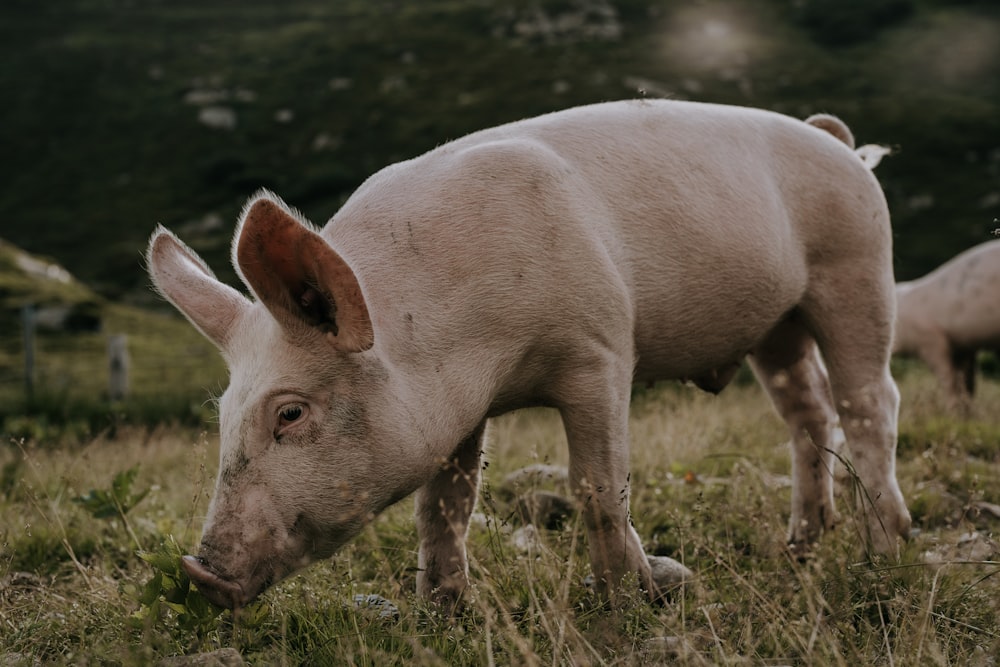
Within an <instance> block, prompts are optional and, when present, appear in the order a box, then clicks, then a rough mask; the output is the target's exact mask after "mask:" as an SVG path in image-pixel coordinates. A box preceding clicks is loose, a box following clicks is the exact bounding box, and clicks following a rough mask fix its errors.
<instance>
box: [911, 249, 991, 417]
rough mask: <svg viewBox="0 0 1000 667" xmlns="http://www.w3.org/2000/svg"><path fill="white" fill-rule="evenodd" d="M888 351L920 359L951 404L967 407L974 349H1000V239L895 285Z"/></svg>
mask: <svg viewBox="0 0 1000 667" xmlns="http://www.w3.org/2000/svg"><path fill="white" fill-rule="evenodd" d="M896 298H897V312H896V337H895V339H894V343H893V352H895V353H896V354H900V355H914V356H918V357H920V358H921V359H923V360H924V361H925V362H926V363H927V365H928V366H930V367H931V370H932V371H934V374H935V375H937V377H938V380H940V382H941V385H942V386H943V387H944V389H945V391H946V392H947V395H948V401H949V403H950V404H951V406H952V407H953V408H957V409H961V410H965V409H968V407H969V403H970V401H971V400H972V393H973V391H974V390H975V386H976V353H977V352H978V351H979V350H983V349H992V350H997V351H998V352H1000V241H989V242H987V243H981V244H979V245H977V246H975V247H972V248H970V249H968V250H966V251H965V252H963V253H960V254H959V255H957V256H956V257H953V258H952V259H950V260H948V261H947V262H945V263H944V264H942V265H941V266H939V267H938V268H937V269H935V270H934V271H932V272H930V273H928V274H927V275H926V276H924V277H923V278H920V279H918V280H913V281H908V282H901V283H899V284H898V285H897V286H896Z"/></svg>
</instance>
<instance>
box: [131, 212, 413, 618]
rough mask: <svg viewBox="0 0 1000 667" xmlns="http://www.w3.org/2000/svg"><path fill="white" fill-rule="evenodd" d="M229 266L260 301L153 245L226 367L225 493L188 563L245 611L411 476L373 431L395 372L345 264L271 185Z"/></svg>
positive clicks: (153, 265)
mask: <svg viewBox="0 0 1000 667" xmlns="http://www.w3.org/2000/svg"><path fill="white" fill-rule="evenodd" d="M233 262H234V264H235V266H236V268H237V270H238V271H239V273H240V276H241V277H242V279H243V281H244V282H245V283H246V285H247V286H248V287H249V288H250V290H251V291H252V292H253V293H254V295H255V296H256V297H257V300H256V301H251V300H250V299H248V298H246V297H244V296H243V295H242V294H241V293H240V292H238V291H236V290H235V289H233V288H231V287H229V286H227V285H224V284H223V283H221V282H219V281H218V280H216V278H215V276H214V275H213V274H212V272H211V271H210V270H209V269H208V267H207V266H206V265H205V263H204V262H203V261H202V260H201V259H200V258H199V257H198V256H197V255H196V254H195V253H194V252H193V251H192V250H191V249H189V248H188V247H186V246H185V245H184V244H182V243H181V242H180V241H179V240H178V239H177V238H176V237H175V236H173V234H171V233H170V232H168V231H167V230H165V229H163V228H160V229H158V230H157V231H156V232H155V233H154V235H153V237H152V239H151V240H150V244H149V251H148V264H149V271H150V275H151V276H152V279H153V282H154V283H155V286H156V288H157V289H158V290H159V291H160V292H161V293H162V294H163V295H164V296H165V297H166V298H167V299H168V300H169V301H171V302H172V303H173V304H174V305H175V306H176V307H177V308H178V309H179V310H180V311H181V312H182V313H183V314H184V315H185V316H186V317H187V318H188V319H189V320H190V321H191V322H192V323H193V324H194V325H195V326H196V327H197V328H198V329H199V330H200V331H201V332H202V333H203V334H204V335H205V336H206V337H207V338H209V339H210V340H211V341H212V342H213V343H215V345H216V346H217V347H218V348H219V349H220V350H221V351H222V354H223V356H224V358H225V360H226V363H227V365H228V367H229V372H230V383H229V387H228V388H227V389H226V391H225V393H224V394H223V395H222V397H221V399H220V401H219V421H220V436H221V455H220V467H219V476H218V480H217V482H216V489H215V495H214V497H213V499H212V503H211V506H210V508H209V512H208V517H207V520H206V524H205V528H204V534H203V537H202V544H201V549H200V552H199V554H198V556H197V557H195V556H186V557H185V559H184V567H185V569H186V570H187V572H188V574H189V575H190V576H191V578H192V580H193V581H194V582H195V583H196V584H197V586H198V588H199V589H200V590H201V591H202V592H203V593H204V594H205V596H206V597H207V598H208V599H210V600H211V601H213V602H214V603H216V604H218V605H221V606H225V607H229V608H238V607H241V606H243V605H245V604H246V603H247V602H248V601H250V600H251V599H253V598H254V597H255V596H257V595H258V594H259V593H260V592H261V591H263V590H264V589H265V588H266V587H267V586H268V585H270V584H271V583H273V582H276V581H278V580H279V579H281V578H283V577H285V576H286V575H288V574H289V573H291V572H293V571H294V570H296V569H298V568H301V567H303V566H305V565H307V564H308V563H310V562H312V561H314V560H317V559H320V558H326V557H328V556H330V555H331V554H332V553H333V552H334V551H335V550H336V549H337V548H338V547H340V546H341V545H342V544H344V543H345V542H347V541H348V540H349V539H350V538H351V537H353V536H354V535H355V534H356V533H358V532H359V531H360V529H361V528H362V527H363V526H364V525H365V523H366V522H367V521H369V520H370V519H371V518H372V517H373V516H374V515H375V514H376V513H378V512H379V511H381V510H382V509H383V508H385V507H386V506H387V505H389V504H390V503H391V502H393V501H395V500H396V499H398V498H399V497H401V496H403V495H405V494H407V493H408V492H409V491H411V490H412V489H413V488H414V483H413V480H412V473H407V472H406V471H405V470H401V469H400V466H401V465H403V466H405V463H404V462H401V461H400V460H399V459H400V457H399V452H398V451H393V447H392V443H389V442H385V440H387V439H389V440H391V439H392V438H391V437H390V438H387V437H386V434H385V433H384V432H378V433H373V432H372V431H373V430H375V429H377V428H380V426H379V425H378V424H379V422H380V421H384V420H381V418H380V416H379V415H378V411H380V410H383V409H384V407H385V404H387V403H389V402H390V401H388V399H386V398H385V396H386V387H385V385H386V383H387V380H386V373H385V371H384V370H383V367H382V366H381V364H380V362H379V361H378V359H377V357H376V355H375V354H374V352H373V351H368V352H366V351H367V350H369V348H371V347H372V345H373V343H374V334H373V331H372V324H371V320H370V318H369V315H368V309H367V306H366V304H365V300H364V297H363V295H362V292H361V288H360V286H359V284H358V281H357V279H356V277H355V275H354V273H353V271H352V270H351V269H350V267H349V266H348V265H347V264H346V262H344V260H343V259H342V258H341V257H340V256H339V255H338V254H337V253H336V252H335V251H334V250H333V249H332V248H331V247H330V246H329V245H328V244H327V243H326V242H325V241H324V239H323V238H322V237H321V236H319V234H317V233H316V231H315V230H314V229H313V228H312V227H311V226H309V224H308V223H306V222H305V221H303V220H302V219H301V218H300V216H298V214H296V213H295V212H294V211H292V210H290V209H288V208H287V207H286V206H285V205H284V204H283V203H282V202H281V201H280V200H278V199H277V198H276V197H274V196H273V195H270V194H268V193H262V194H260V195H258V196H256V197H255V198H253V199H251V200H250V202H249V203H248V204H247V207H246V209H245V210H244V213H243V216H242V220H241V222H240V225H239V227H238V229H237V232H236V236H235V239H234V242H233ZM373 413H375V414H373ZM380 441H381V442H385V445H386V446H381V447H378V446H375V445H374V444H373V443H377V442H380ZM394 470H395V471H396V472H395V473H394V472H393V471H394Z"/></svg>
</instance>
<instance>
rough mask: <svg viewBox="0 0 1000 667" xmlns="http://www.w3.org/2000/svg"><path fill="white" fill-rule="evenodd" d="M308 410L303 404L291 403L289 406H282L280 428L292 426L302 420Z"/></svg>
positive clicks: (279, 419) (279, 413)
mask: <svg viewBox="0 0 1000 667" xmlns="http://www.w3.org/2000/svg"><path fill="white" fill-rule="evenodd" d="M305 413H306V409H305V406H303V405H302V404H301V403H289V404H288V405H285V406H282V408H281V409H280V410H279V411H278V428H279V429H280V428H284V427H286V426H291V425H292V424H294V423H295V422H297V421H299V420H300V419H302V417H303V415H305Z"/></svg>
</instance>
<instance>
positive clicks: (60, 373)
mask: <svg viewBox="0 0 1000 667" xmlns="http://www.w3.org/2000/svg"><path fill="white" fill-rule="evenodd" d="M19 320H20V321H19V322H18V326H17V327H16V331H12V330H10V329H9V328H8V331H6V332H4V335H0V406H2V407H0V410H2V412H4V413H8V414H9V413H11V412H13V411H16V410H17V409H18V406H30V405H31V404H32V403H33V402H38V401H46V402H51V401H63V402H65V403H71V402H78V403H89V404H92V405H99V404H102V403H104V404H107V405H109V406H110V405H115V404H121V403H122V402H128V401H141V402H144V403H147V404H149V403H156V402H158V401H159V402H162V403H163V404H165V405H176V404H178V402H181V403H183V402H189V401H194V402H199V401H202V402H203V401H205V400H207V399H208V398H209V397H210V396H211V395H217V394H218V393H219V392H220V391H221V389H222V388H224V386H225V382H226V372H225V366H224V364H223V362H222V360H221V358H220V356H219V354H218V352H216V351H215V349H214V348H212V347H211V346H210V345H206V344H204V343H203V342H202V341H199V340H197V339H185V340H175V341H173V344H171V345H169V346H151V345H150V344H149V342H148V341H147V340H144V338H143V337H142V336H138V335H134V334H130V333H126V332H118V331H63V330H57V331H52V330H47V329H45V328H44V327H38V326H36V323H35V322H33V313H32V312H31V310H30V309H29V308H25V309H23V310H22V312H21V316H20V318H19ZM189 341H190V342H189Z"/></svg>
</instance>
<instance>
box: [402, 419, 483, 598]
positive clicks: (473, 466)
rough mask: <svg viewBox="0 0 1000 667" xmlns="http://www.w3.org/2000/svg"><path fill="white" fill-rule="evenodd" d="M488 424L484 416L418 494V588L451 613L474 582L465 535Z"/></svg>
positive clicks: (473, 500)
mask: <svg viewBox="0 0 1000 667" xmlns="http://www.w3.org/2000/svg"><path fill="white" fill-rule="evenodd" d="M485 426H486V422H485V420H484V421H483V422H482V423H480V424H479V426H477V427H476V429H475V430H474V431H473V432H472V433H471V434H470V435H469V436H468V437H467V438H465V439H464V440H463V441H462V442H461V444H459V446H458V447H457V448H456V449H455V452H454V453H453V454H452V456H451V457H450V458H449V459H448V460H447V461H443V462H442V465H441V470H440V472H438V474H437V475H436V476H435V477H434V478H433V479H432V480H431V481H430V482H428V483H427V484H425V485H424V486H423V487H421V488H420V489H419V490H418V491H417V495H416V504H417V507H416V522H417V533H418V534H419V536H420V551H419V554H418V564H417V567H418V571H417V592H418V593H419V594H420V595H422V596H423V597H425V598H427V599H430V600H432V601H434V602H437V603H438V604H440V605H441V606H442V607H443V608H445V609H446V610H447V611H448V612H451V611H454V610H455V608H456V607H457V605H458V604H459V603H460V600H461V597H462V593H463V592H464V591H465V587H466V586H467V585H468V583H469V563H468V558H467V556H466V550H465V539H466V536H467V535H468V532H469V517H470V515H471V514H472V509H473V507H475V504H476V495H477V493H478V490H479V477H480V458H481V455H482V450H483V445H482V442H483V433H484V431H485Z"/></svg>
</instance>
